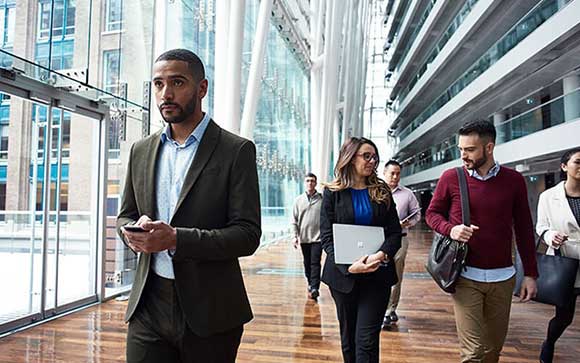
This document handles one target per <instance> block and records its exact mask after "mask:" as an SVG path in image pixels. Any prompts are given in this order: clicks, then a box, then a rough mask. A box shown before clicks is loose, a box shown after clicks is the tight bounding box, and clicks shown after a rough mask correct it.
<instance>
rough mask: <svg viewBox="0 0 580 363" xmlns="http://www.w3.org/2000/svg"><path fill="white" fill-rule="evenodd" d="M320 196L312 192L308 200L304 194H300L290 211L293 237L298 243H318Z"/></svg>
mask: <svg viewBox="0 0 580 363" xmlns="http://www.w3.org/2000/svg"><path fill="white" fill-rule="evenodd" d="M321 205H322V194H320V193H318V192H314V195H313V196H312V197H310V200H309V199H308V196H307V195H306V193H302V194H301V195H299V196H298V198H296V201H295V202H294V210H293V211H292V227H293V230H294V237H298V242H300V243H315V242H320V206H321Z"/></svg>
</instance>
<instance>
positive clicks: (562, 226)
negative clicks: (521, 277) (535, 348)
mask: <svg viewBox="0 0 580 363" xmlns="http://www.w3.org/2000/svg"><path fill="white" fill-rule="evenodd" d="M560 162H561V164H560V167H561V169H562V174H563V175H565V177H566V178H565V180H564V181H562V182H560V183H559V184H557V185H556V186H554V187H552V188H550V189H548V190H546V191H544V192H543V193H542V194H540V200H539V202H538V222H537V223H536V232H537V233H538V235H540V236H542V235H543V240H544V242H545V243H546V244H547V245H548V252H547V254H549V255H553V254H554V251H555V250H556V249H559V250H560V252H561V254H562V255H563V256H566V257H571V258H577V259H580V148H575V149H572V150H569V151H567V152H565V153H564V155H562V158H561V160H560ZM578 295H580V269H579V270H578V273H577V275H576V282H575V284H574V297H573V298H572V299H571V301H570V303H569V304H568V305H567V306H563V307H559V306H558V307H556V315H555V316H554V317H553V318H552V320H550V323H549V325H548V332H547V334H546V340H545V341H544V343H543V344H542V351H541V353H540V362H543V363H551V362H552V360H553V357H554V346H555V344H556V341H557V340H558V338H560V336H561V335H562V334H563V333H564V330H566V328H567V327H568V326H569V325H570V324H572V320H573V319H574V312H575V308H576V299H577V297H578Z"/></svg>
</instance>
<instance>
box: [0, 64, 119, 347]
mask: <svg viewBox="0 0 580 363" xmlns="http://www.w3.org/2000/svg"><path fill="white" fill-rule="evenodd" d="M0 92H1V93H5V94H8V95H10V96H16V97H19V98H21V99H24V100H29V101H32V102H35V103H39V104H44V105H45V106H47V107H48V113H47V126H46V127H47V128H48V129H47V130H48V132H47V135H48V136H47V139H46V145H45V152H44V160H45V164H44V165H45V168H44V177H43V181H44V186H43V188H44V192H43V198H44V201H43V206H44V208H43V211H42V213H43V222H44V223H43V226H42V229H43V231H42V236H43V239H42V284H41V286H42V289H41V304H40V312H38V313H33V314H30V315H28V316H24V317H21V318H19V319H16V320H12V321H9V322H6V323H4V324H1V325H0V336H1V335H2V334H5V333H11V332H13V331H14V330H16V329H21V328H26V327H29V326H31V325H32V324H35V323H38V322H41V321H45V320H47V319H50V318H52V317H54V316H56V315H59V314H63V313H66V312H69V311H72V310H74V309H77V308H79V307H82V306H86V305H89V304H91V303H96V302H100V301H103V300H104V298H105V241H106V200H107V170H108V160H107V148H108V142H107V141H108V133H107V130H108V126H109V106H108V105H107V104H106V103H104V102H101V101H94V100H90V99H87V98H85V97H82V96H80V95H76V94H73V93H70V92H68V91H64V90H61V89H59V88H56V87H53V86H51V85H48V84H45V83H43V82H41V81H38V80H36V79H33V78H30V77H27V76H24V75H22V74H20V73H19V72H17V71H14V70H11V69H6V68H1V67H0ZM53 107H56V108H59V109H61V115H62V114H63V111H64V110H66V111H68V112H71V113H73V114H77V115H81V116H85V117H88V118H90V119H93V120H95V121H97V122H98V127H97V133H96V135H94V138H95V141H96V142H97V146H98V148H97V150H98V152H97V153H96V154H95V155H93V156H92V158H93V159H92V162H93V164H92V165H95V167H94V171H95V172H96V173H97V178H96V184H97V187H96V189H97V195H96V205H95V206H94V207H93V210H92V213H95V214H94V215H95V216H96V223H95V230H94V231H92V232H91V233H94V236H96V238H95V241H96V244H97V245H96V259H97V260H96V271H95V277H96V278H95V286H94V294H93V295H91V296H90V297H87V298H83V299H80V300H77V301H74V302H71V303H67V304H64V305H62V306H58V305H57V298H58V265H57V266H56V276H55V278H56V285H55V292H54V293H55V305H54V307H53V308H51V309H45V305H46V286H47V271H46V269H47V258H48V254H47V244H48V227H49V223H48V220H49V213H50V203H47V201H48V202H49V201H50V200H49V199H48V198H50V195H49V193H48V192H47V191H49V190H50V157H51V155H50V154H51V150H52V145H51V144H52V136H51V134H52V109H53ZM61 122H62V118H61ZM59 139H60V137H59ZM61 147H62V145H59V150H58V152H59V155H58V158H60V153H61ZM47 161H48V162H47ZM47 165H48V166H47ZM60 177H61V176H60V175H59V176H58V178H59V179H58V181H57V188H58V189H57V198H59V197H60V187H59V185H60ZM47 178H48V179H47ZM47 181H48V182H47ZM58 201H59V199H57V205H58V204H59V203H58ZM59 212H60V208H59V207H57V227H58V221H59V217H58V213H59ZM33 213H34V212H33ZM58 244H59V235H58V228H57V235H56V246H57V248H58ZM55 253H56V256H58V251H55ZM55 259H56V262H57V263H58V257H55ZM5 293H7V292H5V291H2V294H5ZM3 296H5V295H3Z"/></svg>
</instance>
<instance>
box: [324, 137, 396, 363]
mask: <svg viewBox="0 0 580 363" xmlns="http://www.w3.org/2000/svg"><path fill="white" fill-rule="evenodd" d="M378 165H379V155H378V152H377V147H376V146H375V144H374V143H373V142H372V141H370V140H368V139H365V138H357V137H352V138H350V139H349V140H348V141H346V142H345V143H344V145H342V148H341V149H340V154H339V156H338V162H337V163H336V166H335V168H334V176H335V179H334V181H332V182H331V183H328V184H324V186H325V190H324V196H323V199H322V209H321V212H320V239H321V242H322V248H323V249H324V251H325V252H326V254H327V258H326V262H325V264H324V270H323V273H322V281H323V282H324V283H325V284H327V285H328V286H329V287H330V293H331V295H332V298H333V299H334V303H335V305H336V312H337V315H338V321H339V324H340V338H341V346H342V355H343V358H344V362H345V363H363V362H364V363H367V362H368V363H371V362H377V363H378V362H379V336H380V332H381V324H382V321H383V316H384V315H385V311H386V309H387V304H388V302H389V295H390V291H391V286H392V285H394V284H395V283H396V282H397V275H396V271H395V265H394V263H393V261H392V260H393V257H394V256H395V254H396V253H397V250H398V249H399V248H400V247H401V225H400V223H399V217H398V215H397V210H396V208H395V203H394V202H393V199H392V197H391V192H390V191H389V187H388V186H387V184H386V183H385V182H384V181H383V180H381V179H379V178H378V177H377V166H378ZM335 223H341V224H357V225H369V226H380V227H383V228H384V234H385V241H384V243H383V244H382V246H381V247H380V249H379V251H377V252H376V253H374V254H371V255H368V256H363V257H362V258H360V259H359V260H358V261H356V262H354V263H353V264H351V265H344V264H335V262H334V261H335V260H334V241H333V235H332V225H333V224H335Z"/></svg>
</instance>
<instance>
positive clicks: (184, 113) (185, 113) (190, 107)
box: [159, 97, 197, 124]
mask: <svg viewBox="0 0 580 363" xmlns="http://www.w3.org/2000/svg"><path fill="white" fill-rule="evenodd" d="M174 105H176V104H175V103H174ZM196 107H197V99H196V98H195V97H192V98H191V101H189V102H188V103H187V104H186V105H185V109H183V108H182V107H181V106H179V109H180V110H181V112H180V113H179V115H176V116H172V117H169V118H166V117H165V116H163V111H161V106H160V107H159V112H160V113H161V117H162V118H163V120H165V122H167V123H168V124H179V123H182V122H183V121H185V120H187V119H188V118H189V117H190V116H191V115H193V113H194V112H195V108H196Z"/></svg>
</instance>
